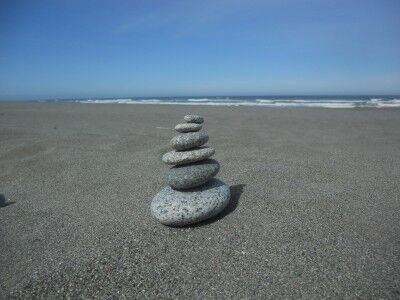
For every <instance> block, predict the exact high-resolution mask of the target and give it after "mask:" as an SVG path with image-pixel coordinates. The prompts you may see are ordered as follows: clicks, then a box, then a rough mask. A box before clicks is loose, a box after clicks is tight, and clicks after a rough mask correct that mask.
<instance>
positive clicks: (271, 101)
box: [256, 99, 274, 103]
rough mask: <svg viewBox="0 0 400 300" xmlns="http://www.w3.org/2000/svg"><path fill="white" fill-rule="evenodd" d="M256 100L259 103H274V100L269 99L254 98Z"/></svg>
mask: <svg viewBox="0 0 400 300" xmlns="http://www.w3.org/2000/svg"><path fill="white" fill-rule="evenodd" d="M256 101H257V102H260V103H274V100H270V99H256Z"/></svg>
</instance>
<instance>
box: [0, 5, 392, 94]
mask: <svg viewBox="0 0 400 300" xmlns="http://www.w3.org/2000/svg"><path fill="white" fill-rule="evenodd" d="M283 94H288V95H293V94H309V95H311V94H400V1H399V0H375V1H372V0H264V1H252V0H240V1H237V0H196V1H191V0H181V1H175V0H169V1H167V0H159V1H152V0H143V1H135V0H129V1H118V0H114V1H111V0H110V1H101V0H59V1H58V0H49V1H41V0H37V1H36V0H30V1H28V0H27V1H19V0H0V99H38V98H50V99H53V98H86V97H91V98H93V97H134V96H174V95H194V96H196V95H283Z"/></svg>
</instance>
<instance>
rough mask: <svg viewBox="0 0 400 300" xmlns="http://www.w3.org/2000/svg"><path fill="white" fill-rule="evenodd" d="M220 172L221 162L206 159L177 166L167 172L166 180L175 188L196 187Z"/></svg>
mask: <svg viewBox="0 0 400 300" xmlns="http://www.w3.org/2000/svg"><path fill="white" fill-rule="evenodd" d="M218 172H219V163H218V162H217V161H216V160H214V159H206V160H202V161H200V162H197V163H192V164H189V165H183V166H176V167H173V168H171V169H169V170H168V172H167V173H165V177H164V178H165V182H166V184H168V185H169V186H171V187H173V188H174V189H189V188H194V187H197V186H199V185H202V184H203V183H206V182H207V181H209V180H210V179H211V178H213V177H214V176H215V175H217V174H218Z"/></svg>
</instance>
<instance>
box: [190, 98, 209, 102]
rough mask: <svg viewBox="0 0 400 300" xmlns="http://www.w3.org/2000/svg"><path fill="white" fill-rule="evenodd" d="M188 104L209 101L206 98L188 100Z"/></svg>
mask: <svg viewBox="0 0 400 300" xmlns="http://www.w3.org/2000/svg"><path fill="white" fill-rule="evenodd" d="M187 101H189V102H204V101H210V99H208V98H189V99H187Z"/></svg>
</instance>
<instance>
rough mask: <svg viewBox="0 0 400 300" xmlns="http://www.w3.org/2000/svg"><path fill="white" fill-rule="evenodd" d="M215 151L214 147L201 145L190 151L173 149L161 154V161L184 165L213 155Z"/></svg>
mask: <svg viewBox="0 0 400 300" xmlns="http://www.w3.org/2000/svg"><path fill="white" fill-rule="evenodd" d="M214 153H215V150H214V148H211V147H203V148H197V149H194V150H190V151H175V150H172V151H170V152H167V153H165V154H164V155H163V157H162V161H163V162H165V163H166V164H168V165H177V166H178V165H184V164H188V163H192V162H196V161H200V160H203V159H207V158H209V157H211V156H213V155H214Z"/></svg>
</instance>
